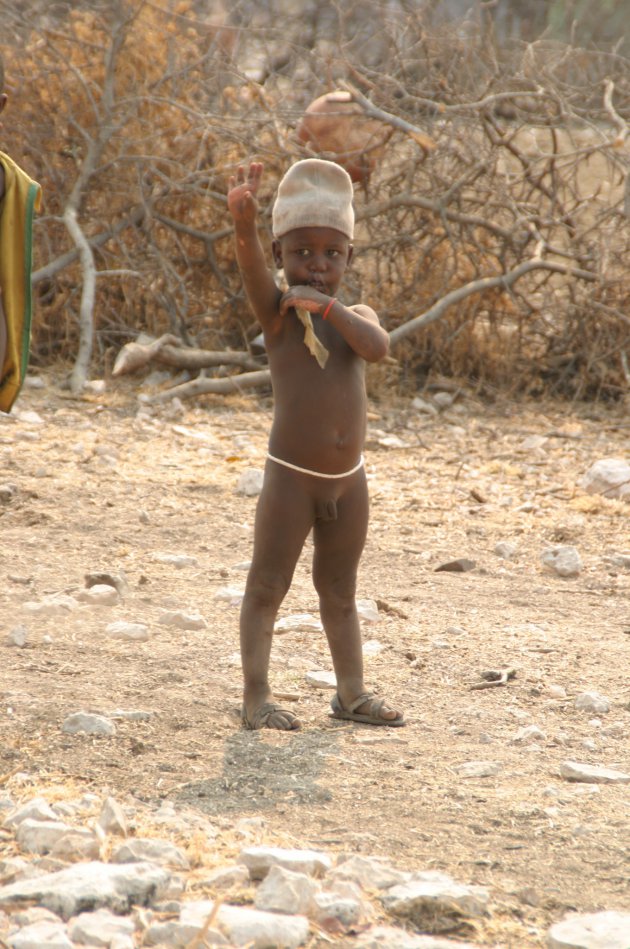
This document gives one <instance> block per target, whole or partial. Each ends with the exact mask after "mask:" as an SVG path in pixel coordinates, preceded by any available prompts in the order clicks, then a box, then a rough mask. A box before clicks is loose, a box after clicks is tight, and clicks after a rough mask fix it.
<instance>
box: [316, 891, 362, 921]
mask: <svg viewBox="0 0 630 949" xmlns="http://www.w3.org/2000/svg"><path fill="white" fill-rule="evenodd" d="M346 887H347V888H348V892H346V893H345V894H344V893H341V892H334V893H328V892H321V893H316V894H315V897H314V902H315V914H314V915H315V920H316V922H317V923H318V924H319V925H320V926H322V927H323V928H324V929H327V930H329V931H333V932H335V931H337V930H339V929H342V930H343V929H350V928H351V927H356V926H359V925H361V924H362V923H363V922H364V921H365V920H366V919H367V918H368V917H369V916H371V907H370V906H369V905H368V904H367V903H365V901H364V900H363V899H362V898H361V894H360V892H359V890H358V889H356V888H354V887H352V884H346Z"/></svg>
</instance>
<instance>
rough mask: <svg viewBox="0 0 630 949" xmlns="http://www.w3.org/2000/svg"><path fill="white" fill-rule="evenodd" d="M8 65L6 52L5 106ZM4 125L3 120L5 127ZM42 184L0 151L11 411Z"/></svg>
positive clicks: (6, 387) (5, 405)
mask: <svg viewBox="0 0 630 949" xmlns="http://www.w3.org/2000/svg"><path fill="white" fill-rule="evenodd" d="M6 102H7V96H6V94H5V92H4V66H3V62H2V57H0V112H2V110H3V109H4V107H5V105H6ZM1 128H2V125H0V129H1ZM40 195H41V193H40V187H39V185H38V184H37V183H36V182H35V181H31V179H30V178H29V177H28V175H27V174H25V173H24V172H23V171H22V169H21V168H19V167H18V165H16V164H15V162H14V161H12V160H11V159H10V158H9V156H8V155H5V154H4V153H3V152H0V411H1V412H9V411H10V410H11V406H12V405H13V403H14V402H15V400H16V399H17V397H18V394H19V392H20V389H21V387H22V382H23V381H24V376H25V375H26V367H27V365H28V355H29V345H30V337H31V254H32V233H33V214H34V211H35V209H38V208H39V203H40Z"/></svg>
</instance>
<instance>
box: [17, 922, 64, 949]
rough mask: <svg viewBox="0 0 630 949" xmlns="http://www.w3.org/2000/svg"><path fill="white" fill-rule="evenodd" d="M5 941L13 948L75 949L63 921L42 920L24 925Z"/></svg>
mask: <svg viewBox="0 0 630 949" xmlns="http://www.w3.org/2000/svg"><path fill="white" fill-rule="evenodd" d="M10 939H11V941H10V942H9V943H5V945H8V946H10V947H11V949H74V943H72V942H71V941H70V939H69V937H68V934H67V933H66V927H65V926H64V924H63V923H62V922H57V923H53V922H47V921H44V922H41V923H33V924H32V925H30V926H24V927H23V928H22V929H20V930H19V931H18V932H17V933H14V935H13V936H11V937H10Z"/></svg>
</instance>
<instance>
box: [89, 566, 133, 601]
mask: <svg viewBox="0 0 630 949" xmlns="http://www.w3.org/2000/svg"><path fill="white" fill-rule="evenodd" d="M85 585H86V587H88V588H90V587H95V586H110V587H113V588H114V589H115V590H117V591H118V593H119V594H120V596H121V597H124V596H126V595H127V593H128V592H129V583H128V582H127V577H126V576H125V573H124V571H123V570H119V571H118V573H86V574H85Z"/></svg>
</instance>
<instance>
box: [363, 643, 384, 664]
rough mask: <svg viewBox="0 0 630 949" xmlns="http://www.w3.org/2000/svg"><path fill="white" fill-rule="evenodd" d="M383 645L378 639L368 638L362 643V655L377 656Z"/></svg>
mask: <svg viewBox="0 0 630 949" xmlns="http://www.w3.org/2000/svg"><path fill="white" fill-rule="evenodd" d="M384 649H385V646H384V645H383V643H381V642H379V640H378V639H368V640H367V641H366V642H364V643H363V655H364V656H365V657H366V659H367V658H370V656H378V655H379V654H380V653H382V652H383V650H384Z"/></svg>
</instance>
